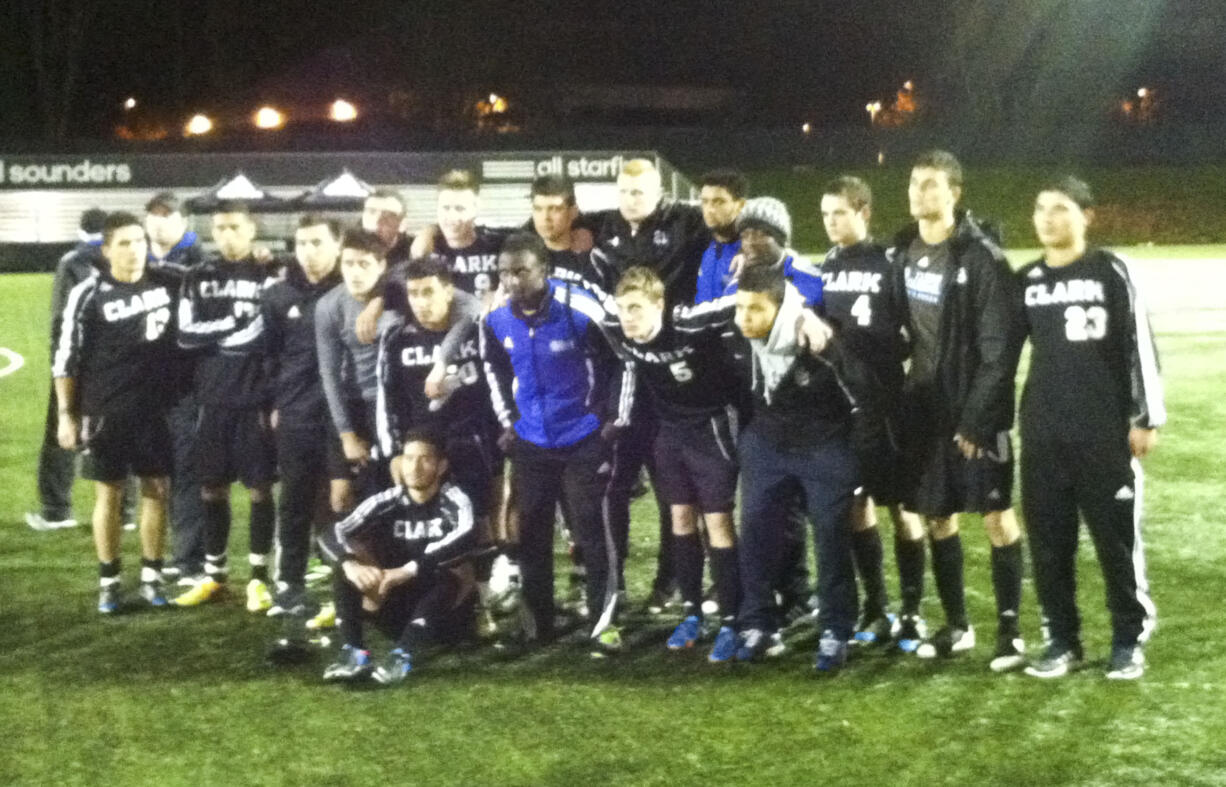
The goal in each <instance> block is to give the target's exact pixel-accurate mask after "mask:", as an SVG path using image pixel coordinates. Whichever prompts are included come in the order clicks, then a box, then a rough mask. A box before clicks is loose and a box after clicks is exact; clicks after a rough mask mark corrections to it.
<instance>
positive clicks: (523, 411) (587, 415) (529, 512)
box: [480, 233, 633, 652]
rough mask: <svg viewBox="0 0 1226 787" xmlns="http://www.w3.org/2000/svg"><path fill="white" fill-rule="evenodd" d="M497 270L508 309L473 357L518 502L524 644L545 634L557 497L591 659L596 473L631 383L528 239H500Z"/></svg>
mask: <svg viewBox="0 0 1226 787" xmlns="http://www.w3.org/2000/svg"><path fill="white" fill-rule="evenodd" d="M498 269H499V275H500V276H501V279H502V282H503V285H504V287H505V288H506V292H507V296H508V302H507V304H506V305H504V306H501V307H499V308H497V309H495V310H494V311H492V312H490V313H489V314H488V315H486V316H485V318H484V320H483V322H482V330H481V333H480V353H481V359H482V362H483V363H484V365H485V370H486V376H487V378H488V380H489V387H490V395H491V398H492V402H493V406H494V411H495V413H496V415H497V416H498V420H499V423H500V424H501V425H502V427H503V433H502V435H501V436H500V437H499V447H500V448H502V449H503V451H504V452H505V453H507V454H508V455H509V456H510V458H511V461H512V479H513V480H512V484H513V487H514V494H515V498H516V500H517V501H518V504H519V531H520V532H519V546H518V561H519V564H520V569H521V571H522V575H523V597H524V602H525V604H526V607H527V610H528V612H529V613H530V615H529V621H528V626H527V631H525V637H526V639H527V640H528V641H529V642H536V643H539V642H544V641H547V640H549V639H551V638H552V637H553V636H554V633H555V632H554V597H553V549H552V546H553V522H554V509H555V507H556V506H557V504H558V500H559V496H560V495H564V496H565V498H566V500H567V510H568V511H569V512H570V514H571V521H572V522H573V523H574V525H575V528H576V533H575V536H576V538H577V540H578V543H579V545H580V546H581V547H582V549H583V555H584V562H585V566H586V569H587V571H586V576H587V598H588V600H589V603H590V604H591V606H592V616H593V617H594V618H595V621H594V623H593V626H592V631H591V636H592V638H593V639H595V640H596V642H597V647H598V648H599V651H600V652H603V651H606V650H618V649H620V648H621V633H620V631H619V629H618V628H617V627H616V625H615V621H616V614H617V604H618V587H617V578H618V569H619V557H618V551H617V547H616V541H615V540H614V537H613V531H612V529H611V527H610V523H609V520H608V518H607V516H606V513H607V503H606V500H605V496H606V493H607V489H606V484H605V482H604V481H603V480H602V478H601V466H602V465H603V464H605V462H606V460H607V450H608V443H611V442H612V441H613V439H615V437H616V433H617V431H618V430H619V429H621V428H623V427H624V426H625V424H626V423H627V419H628V418H629V414H630V406H631V404H632V400H633V375H632V373H631V372H630V370H629V369H625V368H621V366H622V365H620V364H618V363H616V360H615V358H614V357H613V354H612V350H611V348H610V347H609V345H608V343H607V341H606V339H605V337H604V336H603V334H602V333H601V331H600V320H601V318H602V316H603V310H602V308H601V306H600V305H599V304H597V303H596V302H595V301H594V300H592V299H591V298H590V297H588V296H587V295H586V294H585V293H583V292H581V291H578V290H576V289H575V288H574V287H572V286H571V285H569V284H567V283H564V282H559V281H551V280H550V279H549V278H548V273H549V254H548V251H547V250H546V248H545V244H544V242H543V241H541V239H540V238H539V237H537V236H536V235H532V234H528V233H518V234H515V235H512V236H511V237H510V238H508V239H507V241H506V243H505V244H504V246H503V250H502V253H501V254H500V255H499V260H498Z"/></svg>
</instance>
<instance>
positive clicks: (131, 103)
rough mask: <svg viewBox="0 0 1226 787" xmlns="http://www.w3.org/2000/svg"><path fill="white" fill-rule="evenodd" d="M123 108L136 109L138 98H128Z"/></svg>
mask: <svg viewBox="0 0 1226 787" xmlns="http://www.w3.org/2000/svg"><path fill="white" fill-rule="evenodd" d="M123 108H124V109H136V98H135V97H134V96H128V97H127V98H126V99H124V102H123Z"/></svg>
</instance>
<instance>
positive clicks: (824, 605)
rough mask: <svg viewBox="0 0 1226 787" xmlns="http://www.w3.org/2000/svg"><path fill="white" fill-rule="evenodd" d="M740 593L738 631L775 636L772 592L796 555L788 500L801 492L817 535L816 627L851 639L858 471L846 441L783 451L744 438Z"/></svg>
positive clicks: (757, 437)
mask: <svg viewBox="0 0 1226 787" xmlns="http://www.w3.org/2000/svg"><path fill="white" fill-rule="evenodd" d="M738 449H739V453H740V460H741V508H742V519H741V535H740V543H739V546H740V556H741V589H742V594H743V597H742V601H741V609H740V612H739V615H738V625H739V626H740V628H741V629H742V630H745V629H750V628H759V629H763V630H766V631H774V630H776V629H777V628H778V623H777V620H776V613H775V609H774V607H775V598H774V590H775V587H776V585H777V584H778V579H779V576H780V572H781V571H783V570H784V568H785V566H786V564H787V562H788V561H789V560H792V561H794V560H795V557H794V552H790V550H789V545H788V528H789V527H790V525H789V521H788V508H789V503H790V502H791V501H792V500H794V499H795V497H794V496H793V495H790V494H788V492H789V491H793V490H794V489H795V487H796V485H799V486H800V488H801V489H802V490H803V492H804V501H805V511H806V513H807V514H808V518H809V523H810V525H811V526H812V527H813V541H814V544H815V545H816V547H815V548H816V552H817V595H818V601H819V603H820V605H821V612H820V617H819V618H818V625H819V627H821V628H822V629H823V630H825V629H830V630H831V631H833V632H834V633H835V635H836V636H841V637H843V638H845V639H847V638H850V637H851V634H852V631H853V629H854V627H855V620H856V612H857V602H856V578H855V569H854V567H853V564H852V557H851V505H852V500H853V498H854V496H855V490H856V487H857V486H858V485H859V467H858V465H857V462H856V457H855V454H854V453H853V451H852V449H851V444H850V442H849V440H848V438H847V437H846V436H836V437H831V438H829V439H827V440H824V441H822V442H821V443H820V444H818V445H815V446H810V447H805V448H798V449H790V450H783V449H781V448H780V447H779V446H778V445H776V444H774V443H773V442H772V441H771V440H769V439H768V438H766V437H765V436H764V435H762V434H761V433H760V431H759V430H758V429H757V428H755V424H754V422H753V421H750V423H749V426H748V427H746V429H745V431H744V432H743V433H742V435H741V442H740V445H739V446H738Z"/></svg>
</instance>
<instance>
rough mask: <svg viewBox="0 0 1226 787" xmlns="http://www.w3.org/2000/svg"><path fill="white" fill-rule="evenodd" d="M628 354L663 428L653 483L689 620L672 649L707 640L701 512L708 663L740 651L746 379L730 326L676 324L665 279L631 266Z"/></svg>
mask: <svg viewBox="0 0 1226 787" xmlns="http://www.w3.org/2000/svg"><path fill="white" fill-rule="evenodd" d="M616 299H617V316H618V320H619V322H620V327H621V336H620V337H619V338H621V347H622V350H623V352H624V353H625V354H626V355H628V356H629V357H630V358H632V359H633V360H634V363H635V368H636V371H637V375H638V378H639V379H640V380H641V381H642V382H643V384H644V387H645V388H646V389H647V391H648V396H649V403H650V406H651V408H652V411H653V414H654V415H655V417H656V419H657V421H658V423H659V428H658V430H657V431H656V435H655V439H654V441H653V444H652V446H651V450H652V453H653V454H654V458H655V466H656V483H657V484H659V486H660V490H659V493H660V495H661V496H662V497H663V498H664V499H665V500H666V501H667V502H668V505H669V508H670V510H671V516H672V535H673V550H674V551H673V567H674V570H675V572H676V575H677V584H678V585H679V586H680V590H681V600H682V604H683V607H682V621H681V623H680V624H679V625H678V626H677V629H676V630H675V631H674V632H673V634H672V636H671V637H669V638H668V647H669V649H670V650H682V649H684V648H689V647H693V645H694V643H695V642H696V641H698V639H699V638H700V637H701V636H702V630H703V621H702V567H703V556H702V542H701V540H700V539H699V535H698V526H697V518H698V514H702V518H703V521H704V523H705V524H706V531H707V538H708V540H709V542H710V553H711V569H712V574H714V577H715V591H716V596H717V599H718V603H719V608H720V614H721V615H722V616H723V619H722V620H721V623H720V629H719V632H718V634H717V636H716V640H715V647H714V648H713V649H712V651H711V656H710V659H711V661H728V660H729V659H731V658H732V655H733V653H734V652H735V651H736V630H735V628H734V627H733V623H734V621H735V619H736V610H737V606H738V603H739V601H740V575H739V572H738V570H737V554H736V530H735V529H734V528H733V524H732V509H733V502H734V500H735V498H736V478H737V465H736V458H735V454H736V432H737V415H736V410H735V407H734V405H735V404H736V403H737V402H738V401H740V400H741V399H742V396H741V395H740V392H739V391H738V388H739V387H740V386H739V385H738V382H739V379H740V378H739V376H738V374H737V371H736V369H735V368H734V367H733V363H732V360H731V357H730V355H729V354H728V352H727V350H726V349H725V347H724V344H723V339H722V338H721V337H722V335H723V334H725V333H728V334H732V327H731V325H727V324H723V325H720V324H718V323H702V322H701V321H678V320H676V319H673V318H672V316H671V315H667V316H666V312H665V308H664V282H663V281H661V280H660V277H659V276H657V275H656V273H655V271H652V270H651V269H650V268H644V267H638V266H636V267H632V268H629V269H628V270H627V271H626V272H625V273H624V274H622V277H621V279H620V280H619V281H618V283H617V291H616Z"/></svg>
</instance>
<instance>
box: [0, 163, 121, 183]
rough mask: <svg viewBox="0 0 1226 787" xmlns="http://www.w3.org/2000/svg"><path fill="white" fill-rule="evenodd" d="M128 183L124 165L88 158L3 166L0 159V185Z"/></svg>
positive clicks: (4, 164)
mask: <svg viewBox="0 0 1226 787" xmlns="http://www.w3.org/2000/svg"><path fill="white" fill-rule="evenodd" d="M131 180H132V167H131V165H129V164H128V163H127V162H126V161H125V162H108V163H106V164H101V163H99V164H95V163H94V162H92V161H90V160H89V159H82V160H80V161H72V162H63V161H54V162H47V163H7V164H6V163H5V162H4V160H2V159H0V186H111V185H124V184H126V183H129V182H131Z"/></svg>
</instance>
